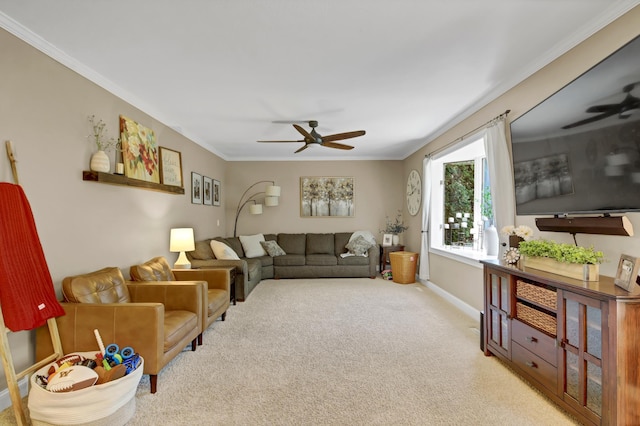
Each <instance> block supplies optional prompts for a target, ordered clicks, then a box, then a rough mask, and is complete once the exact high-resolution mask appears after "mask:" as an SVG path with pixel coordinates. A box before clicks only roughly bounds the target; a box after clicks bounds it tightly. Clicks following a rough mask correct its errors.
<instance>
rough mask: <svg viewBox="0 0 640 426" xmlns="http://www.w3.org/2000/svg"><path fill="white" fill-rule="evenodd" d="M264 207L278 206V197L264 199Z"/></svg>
mask: <svg viewBox="0 0 640 426" xmlns="http://www.w3.org/2000/svg"><path fill="white" fill-rule="evenodd" d="M264 205H265V206H267V207H273V206H277V205H278V197H264Z"/></svg>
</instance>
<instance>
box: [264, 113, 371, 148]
mask: <svg viewBox="0 0 640 426" xmlns="http://www.w3.org/2000/svg"><path fill="white" fill-rule="evenodd" d="M309 127H311V131H310V132H309V131H307V130H306V129H304V128H303V127H301V126H299V125H298V124H293V128H294V129H296V130H297V131H298V133H300V134H301V135H302V136H303V139H300V140H295V141H293V140H288V141H258V142H260V143H295V142H304V146H302V147H300V148H298V149H297V150H296V151H295V152H294V154H297V153H299V152H302V151H304V150H305V149H307V148H316V147H320V146H324V147H327V148H335V149H342V150H350V149H353V146H351V145H346V144H343V143H338V142H335V141H339V140H343V139H351V138H357V137H359V136H364V135H365V134H366V132H365V131H364V130H356V131H353V132H345V133H336V134H333V135H327V136H322V135H321V134H320V133H318V132H316V127H318V122H317V121H316V120H310V121H309Z"/></svg>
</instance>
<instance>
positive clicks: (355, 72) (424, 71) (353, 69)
mask: <svg viewBox="0 0 640 426" xmlns="http://www.w3.org/2000/svg"><path fill="white" fill-rule="evenodd" d="M638 4H640V1H639V0H535V1H534V0H482V1H478V0H448V1H444V0H386V1H385V0H315V1H311V0H270V1H264V0H235V1H222V0H182V1H180V2H178V1H170V0H92V1H80V0H56V1H50V0H28V1H27V0H25V1H17V0H0V26H2V27H3V28H5V29H7V30H8V31H10V32H12V33H14V34H16V35H18V36H19V37H21V38H22V39H24V40H26V41H28V42H29V43H31V44H32V45H34V46H35V47H37V48H39V49H40V50H42V51H44V52H45V53H47V54H49V55H51V56H52V57H53V58H55V59H57V60H58V61H60V62H61V63H63V64H64V65H67V66H69V67H70V68H72V69H74V70H76V71H78V72H79V73H81V74H83V75H85V76H86V77H87V78H89V79H91V80H93V81H95V82H96V83H98V84H99V85H101V86H103V87H105V88H106V89H108V90H110V91H111V92H113V93H114V94H116V95H117V96H120V97H121V98H123V99H124V100H126V101H128V102H130V103H132V104H133V105H134V106H136V107H138V108H140V109H142V110H143V111H145V112H146V113H148V114H150V115H152V116H153V117H154V118H156V119H158V120H160V121H161V122H163V123H164V124H166V125H168V126H170V127H173V128H174V129H176V130H178V131H179V132H181V133H182V134H184V135H185V136H187V137H188V138H190V139H192V140H193V141H195V142H196V143H198V144H200V145H201V146H203V147H205V148H207V149H209V150H210V151H212V152H214V153H215V154H217V155H219V156H221V157H222V158H224V159H226V160H230V161H236V160H238V161H239V160H263V161H264V160H327V159H351V160H353V159H404V158H406V157H407V156H408V155H410V154H411V153H413V152H415V151H416V150H418V149H419V148H421V147H423V146H424V145H425V144H426V143H427V142H428V141H429V140H431V139H432V138H433V137H435V136H436V135H438V134H439V133H441V132H442V131H444V130H446V128H448V127H450V126H451V125H453V124H455V123H457V122H459V121H461V120H462V119H463V118H465V117H467V116H468V115H469V114H470V113H472V112H473V111H475V110H477V109H478V108H480V107H481V106H483V105H485V104H486V103H487V102H489V101H490V100H492V99H494V98H495V97H497V96H498V95H500V94H501V93H504V92H505V91H506V90H508V89H509V88H511V87H513V86H514V85H515V84H517V83H518V82H520V81H522V80H523V79H524V78H526V77H527V76H529V75H531V74H532V73H533V72H534V71H536V70H537V69H539V68H541V67H542V66H544V65H546V64H547V63H549V62H550V61H551V60H553V59H555V58H556V57H558V56H559V55H561V54H562V53H564V52H566V51H567V50H568V49H570V48H571V47H573V46H575V45H576V44H578V43H579V42H580V41H582V40H584V39H585V38H587V37H588V36H589V35H591V34H593V33H594V32H596V31H597V30H599V29H601V28H602V27H604V26H605V25H607V24H608V23H610V22H611V21H613V20H614V19H615V18H617V17H618V16H620V15H622V14H623V13H625V12H626V11H628V10H630V9H631V8H633V7H634V6H636V5H638ZM87 113H91V111H88V112H87ZM305 120H318V121H319V127H318V128H317V131H318V132H319V133H320V134H322V135H328V134H333V133H342V132H348V131H352V130H366V132H367V134H366V135H365V136H362V137H359V138H355V139H350V140H346V141H342V142H343V143H348V144H352V145H353V146H355V149H353V150H351V151H342V150H336V149H330V148H319V149H314V150H312V149H308V150H306V151H303V152H301V153H299V154H295V155H294V154H293V152H294V151H295V150H296V149H297V148H299V147H301V146H302V143H299V144H260V143H256V141H257V140H264V139H268V140H273V139H276V140H281V139H284V140H299V139H301V136H300V134H298V133H297V132H296V131H295V129H294V128H293V127H292V126H291V125H290V124H284V123H274V121H305ZM142 124H144V123H142ZM304 127H307V126H306V124H305V125H304ZM159 143H160V144H162V141H159Z"/></svg>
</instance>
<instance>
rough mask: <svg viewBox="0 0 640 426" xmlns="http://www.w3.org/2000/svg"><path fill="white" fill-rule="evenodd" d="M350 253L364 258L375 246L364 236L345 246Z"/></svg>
mask: <svg viewBox="0 0 640 426" xmlns="http://www.w3.org/2000/svg"><path fill="white" fill-rule="evenodd" d="M345 247H346V248H347V250H349V253H353V254H355V255H356V256H362V255H363V254H365V253H366V252H367V251H368V250H369V249H370V248H371V247H373V244H371V243H370V242H369V241H367V240H366V238H364V237H363V236H362V235H360V236H358V237H356V238H354V239H353V240H352V241H349V242H348V243H347V245H346V246H345Z"/></svg>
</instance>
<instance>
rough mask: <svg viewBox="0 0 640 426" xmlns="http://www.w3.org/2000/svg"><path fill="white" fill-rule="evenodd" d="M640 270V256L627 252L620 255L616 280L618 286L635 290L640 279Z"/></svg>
mask: <svg viewBox="0 0 640 426" xmlns="http://www.w3.org/2000/svg"><path fill="white" fill-rule="evenodd" d="M639 270H640V257H632V256H629V255H626V254H623V255H621V256H620V261H619V262H618V272H616V278H615V280H614V282H615V284H616V285H617V286H618V287H621V288H623V289H625V290H627V291H631V290H633V288H634V287H635V286H636V282H637V280H638V271H639Z"/></svg>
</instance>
